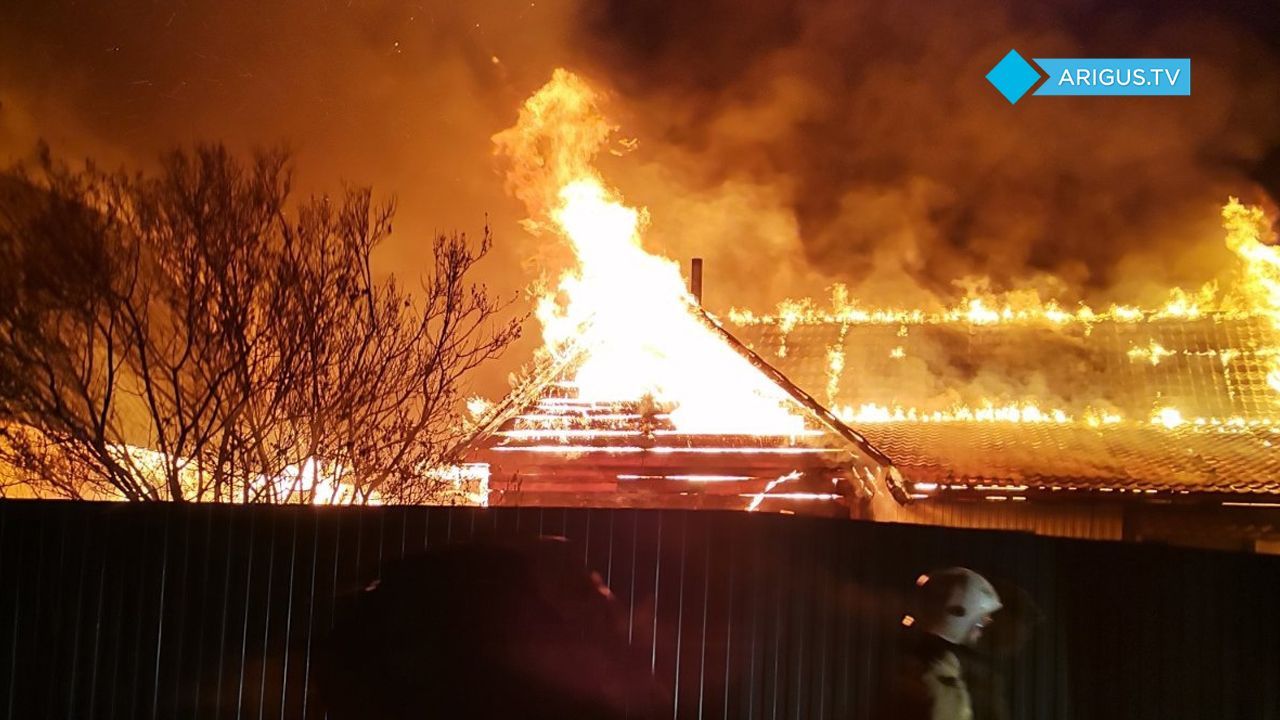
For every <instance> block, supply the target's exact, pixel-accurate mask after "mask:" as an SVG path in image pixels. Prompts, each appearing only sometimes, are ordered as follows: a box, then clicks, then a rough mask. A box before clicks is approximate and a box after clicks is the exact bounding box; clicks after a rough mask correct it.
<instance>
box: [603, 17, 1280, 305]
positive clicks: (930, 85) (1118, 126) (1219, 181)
mask: <svg viewBox="0 0 1280 720" xmlns="http://www.w3.org/2000/svg"><path fill="white" fill-rule="evenodd" d="M1231 5H1232V3H1227V4H1226V6H1225V8H1223V9H1220V10H1218V11H1215V12H1216V14H1213V15H1209V14H1205V13H1203V12H1200V11H1197V10H1195V9H1194V8H1193V7H1192V6H1191V4H1190V3H1181V2H1173V3H1145V2H1142V3H1132V4H1130V5H1129V6H1128V8H1127V9H1121V8H1116V7H1115V6H1114V4H1113V3H1104V4H1095V5H1092V6H1090V5H1088V4H1083V5H1082V4H1081V3H1078V2H1065V1H1063V2H1052V3H1047V4H1046V3H1036V4H1034V7H1033V6H1032V5H1031V4H1026V6H1025V7H1023V6H1021V5H1020V4H1016V3H1011V2H1001V1H1000V0H981V1H979V2H973V1H972V0H930V1H929V2H921V3H915V2H913V3H865V2H859V3H850V2H843V1H840V0H817V1H815V2H783V3H779V2H756V3H752V2H745V3H744V2H739V1H736V0H717V1H715V2H709V3H680V2H674V1H669V2H664V1H649V2H638V3H637V2H631V1H630V0H614V1H612V2H604V3H592V4H588V5H584V6H583V8H582V10H581V12H580V14H579V16H578V20H579V23H580V27H581V28H582V30H583V33H584V36H585V37H586V41H585V42H584V45H583V53H584V56H585V60H584V62H586V63H587V64H589V65H590V66H591V67H592V68H593V69H594V71H595V72H596V73H597V74H598V75H599V76H600V77H602V78H605V79H607V81H608V82H609V83H610V84H611V85H612V86H613V87H614V88H615V89H616V91H617V92H618V94H619V99H618V102H619V104H620V105H624V106H625V107H626V108H627V109H628V111H629V112H630V113H631V115H630V116H629V117H626V118H625V119H623V120H622V125H623V127H624V128H626V131H627V132H629V133H631V134H634V135H636V136H637V137H639V138H641V150H640V151H639V154H642V155H644V156H645V157H646V159H647V161H648V162H649V163H651V164H652V166H653V167H661V168H663V170H662V171H661V172H658V171H655V170H653V169H652V168H649V169H643V168H642V169H640V170H632V171H629V172H631V173H632V176H633V177H635V178H640V179H639V180H637V181H636V183H635V184H636V185H637V187H639V188H641V190H640V191H639V192H638V193H637V194H638V195H640V196H642V198H641V199H642V201H643V202H645V203H646V204H648V205H649V207H650V210H651V211H652V216H653V218H654V232H655V235H656V236H658V237H659V238H660V239H661V240H663V241H664V242H667V243H668V244H670V245H671V246H672V247H674V248H676V251H677V252H679V253H681V254H704V255H709V256H711V258H712V259H711V261H709V264H708V273H709V278H710V280H711V283H712V285H713V288H714V283H715V282H716V278H717V277H720V276H721V273H722V272H724V271H722V270H721V269H720V268H721V267H726V268H728V273H729V274H730V275H729V277H727V278H726V279H725V280H724V282H725V283H732V284H733V285H734V288H735V291H737V292H738V293H739V294H742V293H746V294H750V293H751V292H752V291H753V289H757V290H759V293H760V294H764V295H768V294H774V295H776V294H778V293H779V292H791V293H798V294H804V295H817V294H820V291H821V287H822V286H823V285H825V284H829V283H830V282H833V281H847V282H851V283H853V284H854V286H855V288H856V290H857V292H855V295H856V296H858V297H860V298H861V299H863V300H864V301H868V302H871V303H878V304H905V303H910V302H913V301H916V300H917V299H918V298H920V297H928V296H930V295H936V296H938V297H939V298H954V297H955V295H956V294H957V291H956V288H955V282H956V281H957V280H959V279H962V278H966V277H972V276H978V277H985V278H990V281H991V286H992V288H993V289H995V290H1007V289H1011V288H1022V287H1042V288H1047V289H1048V290H1047V291H1048V292H1050V294H1053V295H1056V296H1058V297H1063V296H1066V298H1067V299H1089V300H1091V301H1095V302H1096V301H1099V299H1100V298H1101V299H1105V300H1120V301H1124V302H1146V301H1147V300H1148V298H1151V299H1152V301H1157V302H1158V301H1159V300H1162V299H1163V294H1164V293H1165V292H1166V291H1167V288H1168V287H1169V286H1170V285H1174V284H1185V285H1188V286H1190V285H1193V284H1198V283H1202V282H1204V281H1206V280H1208V279H1211V278H1212V277H1215V276H1216V275H1218V274H1220V273H1222V272H1223V271H1225V270H1226V269H1227V268H1228V267H1229V266H1230V265H1231V263H1232V262H1233V261H1232V258H1231V255H1230V253H1229V252H1228V251H1227V250H1226V249H1225V247H1224V245H1223V241H1222V234H1221V230H1220V228H1219V222H1218V212H1219V208H1220V206H1221V205H1222V203H1223V202H1224V201H1225V199H1226V197H1227V196H1228V194H1232V193H1235V194H1239V193H1244V194H1245V195H1248V196H1251V197H1255V198H1256V196H1257V194H1258V190H1257V189H1256V185H1255V182H1254V178H1264V177H1268V176H1269V174H1270V176H1271V177H1274V175H1275V168H1274V165H1275V164H1276V160H1277V157H1276V148H1277V147H1280V75H1277V69H1280V62H1277V57H1278V55H1280V50H1278V48H1277V47H1276V46H1275V45H1267V44H1266V43H1265V42H1264V40H1263V39H1261V38H1263V37H1265V36H1266V33H1268V32H1269V31H1272V30H1276V29H1277V28H1276V25H1277V22H1276V20H1275V18H1274V17H1270V18H1268V17H1266V16H1264V15H1263V11H1262V10H1261V9H1253V10H1250V9H1249V8H1247V7H1242V8H1234V7H1231ZM1250 12H1252V13H1254V14H1256V15H1257V17H1256V18H1251V17H1249V16H1248V13H1250ZM1272 35H1273V36H1280V34H1277V33H1272ZM1010 48H1017V49H1018V50H1019V51H1020V52H1022V53H1023V54H1024V55H1026V56H1028V57H1035V56H1041V57H1078V56H1084V57H1089V56H1093V57H1125V56H1136V57H1142V56H1146V57H1187V56H1189V57H1191V58H1192V68H1193V83H1192V86H1193V90H1192V96H1191V97H1190V98H1028V99H1024V100H1023V101H1022V102H1021V103H1019V104H1018V105H1016V106H1010V105H1009V104H1008V103H1007V102H1006V101H1005V100H1004V99H1003V98H1001V97H1000V96H999V95H998V94H997V93H996V92H995V91H994V90H993V89H992V88H991V87H990V86H988V85H987V83H986V81H985V80H984V79H983V78H984V75H985V74H986V72H987V70H988V69H990V67H991V66H992V65H994V64H995V63H996V62H997V61H998V60H999V59H1000V58H1001V57H1002V56H1003V55H1004V54H1005V53H1007V52H1008V51H1009V49H1010ZM1268 154H1270V157H1269V158H1268ZM624 172H626V171H624ZM623 184H624V187H625V186H626V184H625V182H624V183H623ZM1275 189H1276V188H1272V191H1273V192H1274V191H1275ZM664 222H665V223H666V224H667V226H666V227H663V223H664ZM745 268H753V270H752V271H751V273H750V274H746V273H743V274H741V275H740V274H739V273H740V272H742V271H743V270H744V269H745ZM775 269H777V271H775ZM743 277H746V278H750V282H747V283H744V282H742V280H741V278H743ZM743 285H745V286H747V287H746V289H742V288H741V286H743ZM712 293H713V298H714V290H712ZM1072 296H1074V297H1072Z"/></svg>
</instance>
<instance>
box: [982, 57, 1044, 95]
mask: <svg viewBox="0 0 1280 720" xmlns="http://www.w3.org/2000/svg"><path fill="white" fill-rule="evenodd" d="M987 82H989V83H991V84H992V85H994V86H995V88H996V90H999V91H1000V94H1001V95H1003V96H1004V97H1005V99H1006V100H1008V101H1009V103H1010V104H1012V103H1016V102H1018V100H1019V99H1021V98H1022V96H1023V95H1026V94H1027V91H1028V90H1030V89H1031V87H1032V86H1033V85H1035V84H1036V83H1038V82H1040V71H1039V70H1037V69H1036V66H1035V65H1032V64H1031V63H1029V62H1027V61H1026V60H1024V59H1023V58H1022V56H1021V55H1019V54H1018V51H1017V50H1010V51H1009V54H1008V55H1005V56H1004V59H1003V60H1001V61H1000V62H998V63H996V66H995V67H993V68H991V72H989V73H987Z"/></svg>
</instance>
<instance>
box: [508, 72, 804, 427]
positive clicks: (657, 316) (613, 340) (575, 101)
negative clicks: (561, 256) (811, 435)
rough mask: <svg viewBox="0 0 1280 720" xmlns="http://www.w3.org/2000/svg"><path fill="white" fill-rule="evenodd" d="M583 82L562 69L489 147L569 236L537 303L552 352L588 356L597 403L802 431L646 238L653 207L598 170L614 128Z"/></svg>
mask: <svg viewBox="0 0 1280 720" xmlns="http://www.w3.org/2000/svg"><path fill="white" fill-rule="evenodd" d="M599 102H600V97H599V96H598V94H597V93H596V92H595V91H594V90H592V88H591V87H590V86H589V85H588V84H587V83H586V82H585V81H583V80H582V79H581V78H580V77H578V76H576V75H574V74H573V73H570V72H568V71H566V70H556V71H555V73H554V74H553V76H552V78H551V81H550V82H548V83H547V84H546V85H545V86H543V87H542V88H541V89H540V90H538V91H537V92H536V93H535V94H534V95H533V96H532V97H530V98H529V100H528V101H527V102H526V103H525V104H524V106H523V108H522V109H521V111H520V115H519V119H518V122H517V123H516V125H515V126H514V127H511V128H509V129H507V130H505V131H503V132H501V133H499V134H498V135H495V136H494V142H495V144H496V145H497V150H498V153H499V154H500V155H503V156H505V157H506V158H508V159H509V160H510V163H511V164H510V168H511V169H510V171H509V173H508V178H507V179H508V190H509V191H510V192H512V194H514V195H515V196H516V197H518V198H519V199H521V200H522V201H524V203H525V204H526V206H527V207H528V209H529V213H530V218H529V220H528V221H526V226H527V227H528V228H529V229H530V230H531V231H533V232H535V233H539V234H542V233H545V232H548V231H549V232H551V233H554V234H555V235H558V236H559V237H561V238H563V239H564V240H565V241H567V242H568V244H569V245H570V247H571V248H572V250H573V253H574V256H575V259H576V267H574V268H572V269H570V270H569V271H567V272H565V273H564V275H563V276H562V277H561V278H560V279H559V282H558V283H557V285H556V287H555V288H554V290H552V291H548V292H547V293H545V294H544V295H543V296H542V297H541V298H540V299H539V302H538V306H537V312H536V314H537V317H538V319H539V321H540V322H541V323H542V327H543V338H544V341H545V346H546V349H547V350H548V351H549V352H552V353H561V352H563V351H564V349H565V348H566V347H569V346H570V345H571V344H572V345H573V347H575V348H577V349H580V350H581V351H582V352H583V359H582V360H581V361H580V362H579V364H578V365H577V366H576V368H575V375H574V378H573V384H574V385H576V387H577V391H578V396H579V398H580V399H582V400H584V401H590V402H628V401H641V400H651V401H652V402H654V403H655V404H656V405H658V406H662V407H665V408H666V409H668V410H669V412H670V416H671V421H672V423H673V424H674V425H675V427H676V428H677V429H678V430H680V431H682V432H693V433H754V434H795V433H799V432H802V431H803V430H804V422H803V419H802V418H801V417H800V416H799V415H797V414H795V413H793V412H791V411H790V410H789V409H788V408H787V405H788V400H789V399H788V397H787V396H786V394H785V393H784V392H783V391H782V390H781V389H780V388H778V387H777V386H776V385H775V384H774V383H772V382H771V381H770V380H768V379H767V378H766V377H765V376H764V374H763V373H761V372H760V371H759V370H758V369H757V368H756V367H754V366H753V365H752V364H751V363H750V362H748V361H747V360H746V359H745V358H744V357H743V356H741V355H740V354H738V353H737V352H736V351H735V350H733V349H732V348H730V347H729V346H728V345H727V344H726V343H725V342H724V341H723V340H722V339H721V338H720V337H719V335H718V334H717V333H716V332H715V331H714V330H712V329H711V328H710V327H709V326H708V325H707V323H706V321H705V320H704V319H703V318H702V317H700V314H699V311H698V310H697V309H696V308H695V306H694V300H693V298H692V297H691V296H690V295H689V293H688V291H687V290H686V288H685V283H684V280H683V278H682V277H681V274H680V266H679V265H678V264H677V263H676V262H675V261H673V260H670V259H668V258H665V257H661V256H659V255H655V254H652V253H650V252H648V251H646V250H645V249H644V247H643V246H642V245H641V239H640V234H641V232H642V231H643V229H644V226H645V223H646V220H647V214H646V212H645V210H644V209H643V208H635V207H631V206H628V205H626V204H625V203H624V202H623V201H622V198H621V196H620V194H619V193H618V192H617V190H615V189H613V188H611V187H609V186H608V185H607V184H606V183H605V182H604V180H603V179H602V177H601V176H600V174H599V172H598V171H597V170H596V168H595V167H594V166H593V164H592V163H593V159H594V158H595V156H596V154H597V153H598V152H599V151H600V150H601V149H602V148H603V147H604V145H605V143H606V142H607V141H608V139H609V136H610V134H611V133H612V132H613V130H614V128H613V126H612V125H611V124H610V123H609V122H608V121H607V120H606V119H605V117H604V116H603V115H602V114H601V112H600V109H599Z"/></svg>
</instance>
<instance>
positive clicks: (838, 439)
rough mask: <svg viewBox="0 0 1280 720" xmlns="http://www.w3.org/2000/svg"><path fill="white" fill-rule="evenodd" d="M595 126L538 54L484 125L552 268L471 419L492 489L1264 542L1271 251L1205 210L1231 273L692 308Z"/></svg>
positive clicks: (1274, 358)
mask: <svg viewBox="0 0 1280 720" xmlns="http://www.w3.org/2000/svg"><path fill="white" fill-rule="evenodd" d="M612 129H613V128H612V126H610V125H609V124H608V122H607V121H606V120H605V119H604V118H603V117H602V116H601V115H600V113H599V110H598V108H597V106H596V99H595V96H594V94H593V93H592V91H591V89H590V88H589V87H588V86H586V85H585V84H584V83H582V81H581V80H579V79H578V78H576V77H575V76H573V75H571V74H569V73H566V72H563V71H559V72H557V73H556V75H555V77H554V78H553V80H552V81H551V82H550V83H549V84H548V85H547V86H545V87H544V88H543V89H542V90H540V91H539V92H538V93H537V94H535V95H534V96H533V97H532V98H531V99H530V100H529V101H528V103H526V105H525V106H524V108H523V110H522V111H521V115H520V120H519V123H518V124H517V125H516V126H515V127H513V128H511V129H509V130H507V131H504V132H503V133H500V134H499V135H497V136H495V138H494V140H495V143H496V145H497V146H498V152H499V154H500V155H502V156H504V157H505V158H506V159H507V160H508V161H509V162H510V166H511V170H510V172H509V175H508V181H509V190H511V192H513V194H515V195H516V196H517V197H519V198H521V199H522V200H524V201H525V203H526V205H527V206H528V208H529V211H530V220H529V221H528V227H529V229H530V230H531V231H533V232H535V233H537V234H546V235H548V236H554V237H558V238H561V239H563V240H565V241H567V243H568V244H569V245H570V246H571V247H572V249H573V251H574V257H575V260H576V266H575V267H573V268H571V269H569V270H568V271H567V272H566V273H565V274H564V275H563V276H562V277H561V278H560V280H559V282H558V284H556V285H555V286H554V287H549V288H547V289H546V290H545V291H544V293H543V294H542V296H541V298H540V301H539V305H538V310H537V316H538V319H539V320H540V322H541V325H542V328H543V336H544V347H543V350H542V351H541V353H540V356H539V358H538V360H537V362H536V363H535V364H534V366H533V368H532V369H530V370H528V371H527V372H526V373H525V376H524V378H523V380H522V381H520V382H519V383H518V384H517V386H516V389H515V390H514V391H513V392H512V393H511V395H509V396H508V397H507V398H506V399H505V400H503V401H502V402H500V403H498V404H496V405H486V406H485V407H484V408H482V409H481V411H480V412H478V413H477V419H476V429H475V433H474V436H473V439H472V441H471V444H470V445H469V448H468V459H469V460H471V461H475V462H479V463H486V464H487V465H488V468H489V473H488V475H489V492H490V496H489V498H490V502H492V503H494V504H538V505H605V506H611V505H612V506H618V505H621V506H632V507H663V506H678V507H711V508H737V509H744V510H755V509H772V510H779V511H784V512H797V511H799V512H807V513H817V514H828V515H840V516H851V517H860V518H874V519H881V520H890V521H899V522H916V523H931V524H944V525H958V526H970V527H999V528H1007V529H1021V530H1026V531H1032V532H1038V533H1043V534H1052V535H1065V536H1074V537H1088V538H1111V539H1120V538H1136V539H1144V538H1145V539H1156V540H1172V541H1177V542H1191V543H1195V544H1211V545H1225V546H1229V547H1239V546H1250V547H1252V546H1254V545H1257V546H1258V547H1267V546H1268V543H1270V542H1274V540H1273V538H1274V537H1275V536H1276V533H1277V532H1280V524H1278V523H1277V522H1276V508H1277V507H1280V454H1278V453H1277V452H1276V451H1275V447H1274V446H1275V444H1276V443H1277V442H1280V330H1278V329H1277V322H1278V320H1277V313H1278V312H1280V311H1278V310H1277V308H1278V307H1280V301H1278V299H1277V297H1276V293H1277V290H1276V288H1277V287H1280V284H1278V283H1277V277H1276V275H1277V273H1278V272H1280V261H1278V260H1277V257H1276V255H1277V253H1276V252H1275V249H1274V248H1273V247H1271V246H1269V245H1266V244H1265V243H1264V242H1263V241H1262V234H1263V233H1264V232H1265V231H1266V230H1265V223H1264V222H1263V218H1262V216H1261V213H1260V211H1257V210H1255V209H1250V208H1245V207H1244V206H1241V205H1240V204H1238V203H1235V202H1234V201H1233V202H1232V204H1230V205H1228V207H1227V208H1226V209H1225V210H1224V217H1225V218H1226V220H1227V228H1228V244H1229V245H1230V246H1231V248H1232V250H1234V251H1236V253H1237V254H1238V255H1239V256H1240V257H1241V259H1242V261H1243V263H1242V264H1243V270H1242V275H1241V281H1240V283H1239V284H1240V289H1239V292H1234V293H1223V294H1222V296H1221V297H1218V298H1210V297H1206V295H1212V294H1213V293H1212V292H1208V293H1201V294H1200V295H1193V294H1188V293H1183V292H1175V293H1174V295H1173V296H1172V298H1171V300H1170V302H1169V303H1168V304H1167V305H1166V306H1164V307H1162V308H1156V309H1150V310H1143V309H1139V308H1131V307H1112V308H1111V309H1109V310H1106V311H1094V310H1092V309H1090V308H1088V307H1083V306H1081V307H1080V308H1078V309H1075V310H1066V309H1063V308H1062V307H1060V306H1059V305H1056V304H1054V303H1052V302H1049V303H1041V302H1039V301H1038V300H1037V301H1035V302H1030V303H1020V304H1019V303H1010V302H1003V303H1002V302H1001V301H999V300H998V299H993V298H986V299H983V298H971V299H970V300H968V301H967V302H966V303H965V304H964V305H963V306H961V307H959V308H955V309H951V310H944V311H939V312H933V313H928V312H923V311H896V310H865V309H863V308H861V307H858V306H857V305H856V304H854V303H851V302H850V301H849V299H848V297H847V295H841V294H840V292H839V288H837V294H836V297H835V298H834V299H833V302H832V308H831V309H830V310H820V309H818V308H817V306H816V305H815V304H814V303H812V302H803V303H789V304H784V305H783V306H781V307H780V309H779V312H778V313H776V314H773V315H766V316H759V315H755V314H752V313H749V312H742V311H735V312H732V313H730V317H729V319H730V321H731V324H732V331H730V330H728V329H726V328H725V327H723V326H722V325H721V324H720V322H719V321H717V320H716V319H715V318H713V317H711V316H710V315H709V314H707V313H706V312H705V311H704V310H703V309H702V308H701V306H700V305H699V303H698V299H697V298H696V297H695V295H696V294H697V292H698V289H699V286H700V279H701V278H700V269H701V266H700V263H695V270H694V277H693V278H692V279H691V283H690V284H691V285H692V290H693V291H692V293H691V292H690V290H689V289H687V288H686V280H685V278H684V277H682V274H681V272H680V268H679V266H678V265H677V264H676V263H675V262H674V261H671V260H669V259H666V258H663V257H660V256H656V255H653V254H650V253H648V252H646V251H645V250H644V249H643V247H642V245H641V241H640V233H641V231H642V229H643V226H644V224H645V222H646V219H647V218H646V216H645V214H644V210H643V209H636V208H632V207H629V206H627V205H626V204H624V203H623V201H622V199H621V197H620V196H619V195H618V194H617V192H616V191H614V190H612V189H610V188H609V187H608V186H607V185H606V184H605V182H604V181H603V179H602V178H601V176H600V175H599V174H598V172H597V171H596V169H595V168H594V167H593V165H592V158H593V157H594V155H595V154H596V153H597V152H598V151H599V150H600V149H601V148H602V147H604V145H605V143H606V140H607V138H608V137H609V134H610V132H611V131H612Z"/></svg>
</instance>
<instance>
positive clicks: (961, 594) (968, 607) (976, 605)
mask: <svg viewBox="0 0 1280 720" xmlns="http://www.w3.org/2000/svg"><path fill="white" fill-rule="evenodd" d="M916 585H917V586H918V587H919V589H920V593H921V599H920V604H919V605H920V606H919V615H920V617H919V620H918V622H919V627H920V629H921V630H923V631H925V632H927V633H930V634H932V635H936V636H938V637H940V638H942V639H943V640H946V641H947V642H950V643H954V644H956V645H968V644H970V643H972V642H973V641H975V640H976V639H977V638H978V635H979V634H980V633H981V631H982V628H983V627H985V626H986V624H987V622H988V621H989V619H990V616H991V614H992V613H994V612H995V611H997V610H999V609H1000V608H1001V603H1000V596H999V594H997V593H996V589H995V587H993V586H992V585H991V583H990V582H989V581H988V580H987V579H986V578H984V577H982V576H981V575H979V574H978V573H976V572H974V571H972V570H970V569H968V568H962V567H954V568H947V569H946V570H940V571H938V572H936V573H932V574H930V575H921V576H920V577H919V578H918V579H917V580H916Z"/></svg>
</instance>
